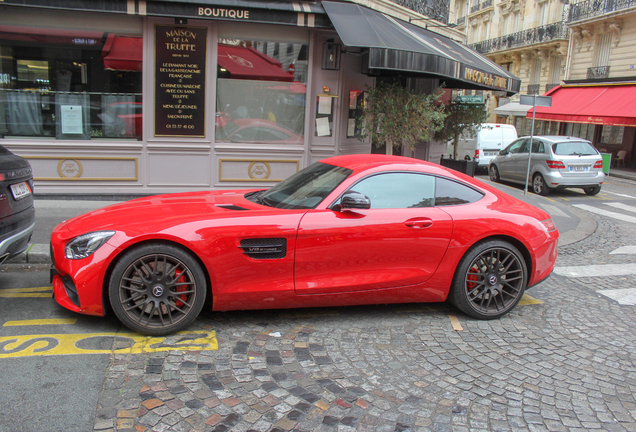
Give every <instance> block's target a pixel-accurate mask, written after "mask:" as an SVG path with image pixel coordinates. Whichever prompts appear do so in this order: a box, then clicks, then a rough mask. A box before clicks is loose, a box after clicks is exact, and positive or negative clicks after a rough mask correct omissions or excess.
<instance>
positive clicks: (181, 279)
mask: <svg viewBox="0 0 636 432" xmlns="http://www.w3.org/2000/svg"><path fill="white" fill-rule="evenodd" d="M175 278H176V279H177V280H176V281H175V283H185V281H186V280H185V275H182V271H181V270H177V271H176V272H175ZM187 289H188V288H187V287H186V286H185V285H182V286H178V287H177V292H183V291H185V290H187ZM186 298H187V296H186V295H185V294H183V295H180V296H177V299H181V300H182V301H179V300H177V301H176V302H175V304H176V305H177V307H178V308H180V307H182V306H183V304H184V303H183V302H184V301H186Z"/></svg>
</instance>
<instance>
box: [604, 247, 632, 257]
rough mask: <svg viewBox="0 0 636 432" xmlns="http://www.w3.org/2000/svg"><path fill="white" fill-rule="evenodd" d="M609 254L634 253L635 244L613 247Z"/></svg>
mask: <svg viewBox="0 0 636 432" xmlns="http://www.w3.org/2000/svg"><path fill="white" fill-rule="evenodd" d="M609 254H610V255H620V254H630V255H631V254H634V255H636V245H631V246H622V247H619V248H618V249H614V250H613V251H611V252H610V253H609Z"/></svg>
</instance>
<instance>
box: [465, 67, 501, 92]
mask: <svg viewBox="0 0 636 432" xmlns="http://www.w3.org/2000/svg"><path fill="white" fill-rule="evenodd" d="M464 78H465V79H467V80H469V81H473V82H476V83H478V84H485V85H489V86H493V87H500V88H507V87H508V79H507V78H502V77H498V76H493V74H489V73H485V72H482V71H478V70H475V69H471V68H468V67H467V68H466V70H465V72H464Z"/></svg>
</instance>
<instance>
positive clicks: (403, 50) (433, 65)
mask: <svg viewBox="0 0 636 432" xmlns="http://www.w3.org/2000/svg"><path fill="white" fill-rule="evenodd" d="M322 6H323V7H324V9H325V11H326V12H327V15H328V16H329V19H330V20H331V22H332V24H333V25H334V27H335V28H336V31H337V32H338V36H340V39H341V40H342V43H343V44H344V45H346V46H349V47H360V48H368V50H369V56H368V68H369V70H372V71H376V72H379V73H380V74H382V73H383V72H384V73H391V72H407V73H413V74H418V75H427V76H434V77H437V78H440V79H442V80H443V81H445V82H446V84H447V86H448V87H451V88H466V89H481V90H497V91H506V92H507V93H508V94H509V95H513V94H515V93H518V92H519V89H520V88H521V80H520V79H519V78H517V77H516V76H514V75H512V74H511V73H509V72H508V71H507V70H505V69H503V68H502V67H500V66H499V65H497V64H496V63H494V62H492V61H491V60H489V59H487V58H486V57H484V56H482V55H481V54H479V53H477V52H476V51H473V50H471V49H470V48H468V47H466V46H465V45H462V44H459V43H457V42H455V41H454V40H452V39H450V38H448V37H446V36H442V35H440V34H437V33H434V32H432V31H430V30H426V29H424V28H422V27H418V26H415V25H412V24H409V23H407V22H405V21H401V20H398V19H395V18H392V17H389V16H387V15H385V14H383V13H381V12H378V11H375V10H372V9H368V8H366V7H363V6H359V5H357V4H353V3H336V2H329V1H323V2H322Z"/></svg>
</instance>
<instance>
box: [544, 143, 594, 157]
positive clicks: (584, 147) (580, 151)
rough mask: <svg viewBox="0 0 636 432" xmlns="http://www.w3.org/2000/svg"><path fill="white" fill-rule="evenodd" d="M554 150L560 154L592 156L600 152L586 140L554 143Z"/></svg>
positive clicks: (556, 153)
mask: <svg viewBox="0 0 636 432" xmlns="http://www.w3.org/2000/svg"><path fill="white" fill-rule="evenodd" d="M552 152H554V154H555V155H560V156H592V155H597V154H598V153H597V152H596V149H595V148H594V147H592V145H591V144H590V143H588V142H585V141H568V142H560V143H556V144H552Z"/></svg>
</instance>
